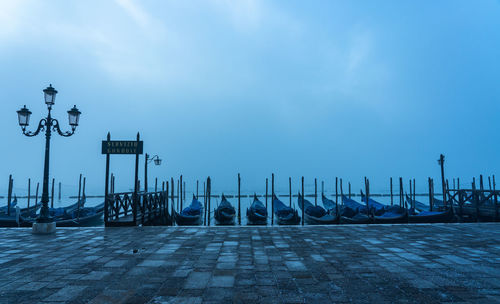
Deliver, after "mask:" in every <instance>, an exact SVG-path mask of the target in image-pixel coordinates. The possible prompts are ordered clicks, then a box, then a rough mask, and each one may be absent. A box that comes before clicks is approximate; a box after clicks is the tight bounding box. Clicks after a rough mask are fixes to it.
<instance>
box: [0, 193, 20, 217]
mask: <svg viewBox="0 0 500 304" xmlns="http://www.w3.org/2000/svg"><path fill="white" fill-rule="evenodd" d="M16 205H17V197H16V196H14V200H13V201H12V202H10V213H11V214H12V213H13V212H14V213H15V212H16ZM8 213H9V205H5V206H2V207H0V214H8Z"/></svg>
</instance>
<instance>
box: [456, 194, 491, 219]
mask: <svg viewBox="0 0 500 304" xmlns="http://www.w3.org/2000/svg"><path fill="white" fill-rule="evenodd" d="M499 195H500V191H499V190H478V189H449V190H448V191H447V203H448V205H449V204H450V203H451V204H453V206H454V209H455V210H456V211H457V214H458V215H459V216H460V217H464V216H469V217H474V218H475V220H477V221H478V220H480V219H481V218H488V219H491V220H495V221H498V220H500V205H499Z"/></svg>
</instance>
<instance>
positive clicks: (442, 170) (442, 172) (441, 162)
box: [439, 154, 447, 207]
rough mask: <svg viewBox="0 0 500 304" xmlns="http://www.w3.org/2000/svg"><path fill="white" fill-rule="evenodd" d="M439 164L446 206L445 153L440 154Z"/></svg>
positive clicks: (445, 204)
mask: <svg viewBox="0 0 500 304" xmlns="http://www.w3.org/2000/svg"><path fill="white" fill-rule="evenodd" d="M439 165H440V166H441V185H442V187H443V204H444V206H445V207H446V206H447V203H446V184H445V181H444V155H443V154H441V155H439Z"/></svg>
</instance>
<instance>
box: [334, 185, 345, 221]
mask: <svg viewBox="0 0 500 304" xmlns="http://www.w3.org/2000/svg"><path fill="white" fill-rule="evenodd" d="M340 199H341V202H342V204H344V190H343V189H342V179H340ZM335 211H337V216H340V214H339V204H338V202H335Z"/></svg>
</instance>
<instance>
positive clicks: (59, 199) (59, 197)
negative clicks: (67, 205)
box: [57, 182, 61, 201]
mask: <svg viewBox="0 0 500 304" xmlns="http://www.w3.org/2000/svg"><path fill="white" fill-rule="evenodd" d="M57 200H58V201H61V182H59V193H58V194H57Z"/></svg>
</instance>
